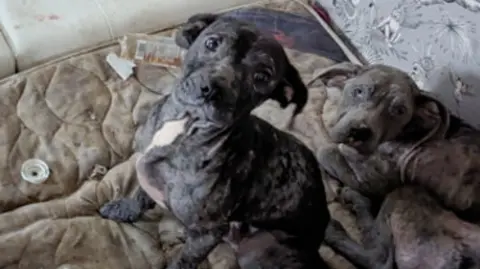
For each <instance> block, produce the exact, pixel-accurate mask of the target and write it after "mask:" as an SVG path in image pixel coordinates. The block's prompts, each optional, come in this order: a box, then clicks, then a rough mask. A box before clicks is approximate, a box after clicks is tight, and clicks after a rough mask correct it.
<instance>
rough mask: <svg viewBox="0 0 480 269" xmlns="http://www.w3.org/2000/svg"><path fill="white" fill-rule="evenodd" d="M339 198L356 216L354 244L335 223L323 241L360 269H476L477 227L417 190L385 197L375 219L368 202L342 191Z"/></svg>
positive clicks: (479, 246)
mask: <svg viewBox="0 0 480 269" xmlns="http://www.w3.org/2000/svg"><path fill="white" fill-rule="evenodd" d="M340 198H341V200H343V202H344V203H345V204H347V205H349V206H350V207H351V209H352V211H353V213H354V214H355V215H356V217H357V218H356V219H357V223H358V226H359V228H360V230H361V231H362V234H363V238H362V239H363V240H361V243H360V244H358V243H357V242H355V241H353V240H352V239H351V238H350V237H349V236H348V235H347V233H346V232H345V230H344V229H343V227H342V226H341V225H340V223H338V222H337V221H335V220H332V225H330V226H329V228H328V229H327V232H326V235H325V241H326V243H327V244H328V245H330V246H331V247H332V248H333V249H335V250H336V251H338V252H339V253H341V254H343V255H344V257H345V258H347V259H348V260H350V261H351V262H352V263H353V264H355V265H357V266H358V268H361V269H394V268H398V269H420V268H421V269H474V268H475V269H478V268H480V227H479V226H477V225H475V224H471V223H468V222H465V221H463V220H460V219H459V218H458V217H457V216H456V215H455V214H454V213H453V212H451V211H447V210H445V209H444V208H443V207H442V206H440V204H439V203H438V201H437V200H436V199H435V198H434V197H432V196H431V195H430V194H429V193H428V192H426V191H425V190H424V189H423V188H421V187H418V186H408V187H400V188H398V189H396V190H395V191H393V192H391V193H390V194H388V195H387V197H386V199H385V201H384V203H383V205H382V207H381V208H380V212H379V214H378V215H377V217H376V218H374V217H373V216H372V214H371V213H370V210H371V208H370V200H369V199H367V198H366V197H364V196H362V195H361V194H360V193H358V192H356V191H354V190H352V189H350V188H348V187H345V188H343V189H342V191H341V192H340Z"/></svg>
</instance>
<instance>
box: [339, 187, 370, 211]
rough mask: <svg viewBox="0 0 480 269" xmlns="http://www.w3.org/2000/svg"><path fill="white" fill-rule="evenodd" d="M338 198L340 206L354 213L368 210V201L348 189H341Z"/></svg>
mask: <svg viewBox="0 0 480 269" xmlns="http://www.w3.org/2000/svg"><path fill="white" fill-rule="evenodd" d="M339 198H340V200H341V202H342V204H344V205H345V206H347V207H349V208H350V209H351V210H353V211H354V213H358V212H363V210H367V211H368V210H369V209H370V200H369V199H368V198H366V197H365V196H363V195H362V194H360V193H359V192H357V191H356V190H354V189H352V188H350V187H343V188H342V190H341V191H340V194H339Z"/></svg>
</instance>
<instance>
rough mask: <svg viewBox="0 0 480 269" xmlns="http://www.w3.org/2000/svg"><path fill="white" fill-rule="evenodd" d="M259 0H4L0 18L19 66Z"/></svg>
mask: <svg viewBox="0 0 480 269" xmlns="http://www.w3.org/2000/svg"><path fill="white" fill-rule="evenodd" d="M253 2H259V1H258V0H23V1H19V0H0V23H1V24H2V27H3V29H4V34H5V36H6V38H7V40H8V41H9V43H10V46H11V48H12V51H13V52H14V55H15V57H16V60H17V65H18V68H19V70H24V69H26V68H29V67H32V66H34V65H37V64H39V63H41V62H44V61H46V60H49V59H52V58H54V57H58V56H60V55H64V54H66V53H70V52H73V51H75V50H78V49H81V48H86V47H90V46H92V45H96V44H99V43H101V42H104V41H107V40H112V39H114V38H117V37H120V36H122V35H124V34H125V33H128V32H149V31H152V30H159V29H164V28H167V27H171V26H174V25H177V24H180V23H182V22H183V21H185V20H186V19H187V18H188V17H189V16H191V15H192V14H194V13H200V12H217V11H221V10H225V9H229V8H233V7H238V6H240V5H245V4H249V3H253Z"/></svg>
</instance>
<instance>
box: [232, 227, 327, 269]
mask: <svg viewBox="0 0 480 269" xmlns="http://www.w3.org/2000/svg"><path fill="white" fill-rule="evenodd" d="M291 239H294V238H292V237H291V236H289V235H288V234H287V233H285V232H283V231H281V230H272V231H265V230H263V231H262V230H258V229H256V228H254V227H251V226H248V225H245V224H241V223H238V222H232V223H231V224H230V232H229V233H228V236H227V239H226V240H225V241H226V242H228V243H229V244H230V246H231V247H232V248H233V249H234V250H235V252H236V255H237V260H238V264H239V266H240V268H241V269H249V268H262V269H269V268H272V269H273V268H275V269H323V268H325V269H326V268H329V267H328V265H326V264H325V262H324V261H323V260H322V259H321V257H320V254H319V252H318V250H316V249H301V248H299V247H298V246H297V245H296V243H295V240H291Z"/></svg>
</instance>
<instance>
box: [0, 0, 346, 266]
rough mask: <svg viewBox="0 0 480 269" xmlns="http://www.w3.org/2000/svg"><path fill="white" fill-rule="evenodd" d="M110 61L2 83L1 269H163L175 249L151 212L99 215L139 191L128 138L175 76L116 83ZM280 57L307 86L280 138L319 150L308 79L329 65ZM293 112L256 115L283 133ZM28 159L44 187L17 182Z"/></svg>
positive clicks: (60, 65) (172, 231)
mask: <svg viewBox="0 0 480 269" xmlns="http://www.w3.org/2000/svg"><path fill="white" fill-rule="evenodd" d="M267 7H270V8H279V9H283V10H288V11H290V12H296V13H302V12H305V10H303V9H302V8H301V6H299V5H298V4H294V3H292V2H290V1H280V0H278V1H272V2H271V3H269V4H268V5H267ZM163 34H167V35H168V34H170V32H165V33H163ZM109 52H116V53H118V52H119V47H118V46H110V47H106V48H103V49H98V50H94V51H92V52H88V53H84V54H82V55H80V56H76V57H70V58H68V59H65V60H62V61H58V62H56V63H51V64H47V65H44V66H42V67H40V68H36V69H34V70H31V71H28V72H24V73H21V74H18V75H16V76H13V77H10V78H8V79H5V80H3V81H0V111H1V112H2V113H1V114H2V116H1V117H0V119H1V120H0V134H1V135H0V139H1V142H0V147H1V149H0V150H1V151H2V152H4V153H5V154H2V155H0V168H1V169H2V170H1V174H2V177H1V179H0V212H1V214H0V253H1V255H0V268H8V269H10V268H22V269H24V268H27V269H28V268H36V269H38V268H105V269H107V268H115V269H122V268H163V267H164V266H165V265H166V263H167V262H168V260H169V259H170V258H171V257H172V254H173V253H175V252H176V251H178V249H179V248H180V247H181V239H182V231H181V227H180V226H179V225H178V224H177V223H176V222H175V221H174V220H173V219H172V218H171V217H169V216H168V214H166V212H162V211H160V210H159V209H155V210H151V211H149V212H148V213H147V214H146V215H145V216H143V218H142V220H141V221H139V222H136V223H133V224H124V223H116V222H114V221H110V220H105V219H102V218H101V217H100V216H99V215H98V209H99V208H100V206H101V205H103V204H104V203H106V202H107V201H110V200H113V199H118V198H121V197H125V196H130V195H132V194H133V192H134V190H135V189H136V188H137V182H136V179H135V170H134V161H135V154H134V153H133V151H132V148H133V147H132V146H133V145H132V143H133V137H134V135H135V131H136V130H137V128H138V126H140V125H141V124H143V122H145V117H146V113H147V112H148V109H149V107H150V106H151V104H152V103H154V102H156V101H158V100H160V99H161V98H163V97H164V96H165V94H167V93H168V92H169V91H170V89H169V85H170V84H171V83H172V81H173V80H174V79H175V75H176V74H178V70H176V69H165V68H159V67H152V66H139V67H138V69H137V72H136V78H135V77H131V78H130V79H128V80H126V81H122V80H121V78H120V77H119V76H118V75H117V74H116V73H115V72H114V71H113V70H112V69H111V68H110V67H109V66H108V65H107V63H106V62H105V57H106V55H107V54H108V53H109ZM287 52H288V54H289V57H290V58H291V60H292V62H293V63H294V64H295V65H296V66H297V67H298V68H299V70H300V72H301V74H302V77H303V79H304V80H305V81H306V82H308V83H309V85H310V86H311V87H310V95H311V98H310V100H309V103H308V104H307V107H306V108H305V111H304V112H303V114H301V115H300V116H299V117H298V118H297V120H296V121H295V123H294V126H293V129H292V130H288V131H290V132H292V133H293V134H294V135H296V136H298V137H299V138H300V139H301V140H303V141H304V142H305V143H306V144H307V145H309V147H310V148H311V149H312V150H318V149H319V148H320V147H321V146H322V145H323V144H324V143H325V140H326V135H325V132H324V131H323V127H322V114H325V115H328V113H325V111H324V108H325V107H327V108H328V106H324V104H325V101H326V94H325V91H324V87H323V85H321V83H319V82H317V81H316V80H315V74H316V72H317V71H318V70H319V69H321V68H323V67H326V66H329V65H331V64H332V63H333V62H332V61H330V60H328V59H326V58H323V57H320V56H316V55H312V54H306V53H300V52H298V51H294V50H288V51H287ZM291 112H292V109H286V110H282V109H280V108H279V107H278V105H277V104H276V103H275V102H273V101H269V102H266V103H265V104H264V105H263V106H262V107H260V108H258V109H257V110H256V111H255V113H256V114H257V115H259V116H261V117H262V118H265V119H267V120H268V121H270V122H271V123H272V124H274V125H275V126H277V127H278V128H284V126H285V124H284V121H285V118H288V115H289V113H291ZM327 112H328V111H327ZM30 158H39V159H42V160H44V161H45V162H46V163H47V164H48V166H49V167H50V170H51V174H50V177H49V178H48V180H47V181H45V182H44V183H42V184H39V185H35V184H31V183H28V182H26V181H24V180H22V178H21V176H20V167H21V165H22V163H23V162H25V161H26V160H27V159H30ZM99 168H106V170H107V171H106V173H104V172H105V171H102V169H99ZM319 180H321V179H319ZM331 208H332V213H333V214H334V215H336V218H339V217H338V216H339V214H344V212H343V211H341V210H339V209H338V205H335V204H331ZM341 219H345V220H346V221H348V218H341ZM321 252H322V255H324V257H325V258H326V259H327V260H328V262H329V263H330V264H332V267H333V268H338V269H344V268H352V267H350V265H348V263H346V262H345V261H344V260H343V259H342V258H340V257H338V256H336V255H335V254H334V253H333V252H332V251H331V250H329V249H328V248H322V250H321ZM233 262H234V259H233V257H232V253H231V251H230V250H229V249H228V248H226V247H219V248H217V249H216V250H215V251H214V253H212V254H211V255H210V257H209V261H208V262H206V263H205V266H206V267H210V268H218V269H228V268H232V265H233Z"/></svg>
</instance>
